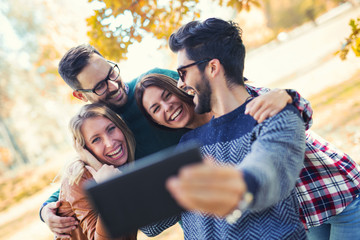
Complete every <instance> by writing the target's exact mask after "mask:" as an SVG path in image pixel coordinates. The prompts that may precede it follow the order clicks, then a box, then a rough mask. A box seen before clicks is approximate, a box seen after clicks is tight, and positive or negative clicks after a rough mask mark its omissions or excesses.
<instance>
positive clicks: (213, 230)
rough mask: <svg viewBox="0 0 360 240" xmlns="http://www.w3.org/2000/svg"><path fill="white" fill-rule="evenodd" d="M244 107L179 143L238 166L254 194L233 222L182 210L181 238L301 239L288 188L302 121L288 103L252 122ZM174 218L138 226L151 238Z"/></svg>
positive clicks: (300, 155)
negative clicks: (191, 143)
mask: <svg viewBox="0 0 360 240" xmlns="http://www.w3.org/2000/svg"><path fill="white" fill-rule="evenodd" d="M245 105H246V104H243V105H242V106H240V107H239V108H237V109H235V110H234V111H232V112H230V113H228V114H226V115H224V116H221V117H219V118H214V119H212V120H211V121H210V122H209V123H208V124H206V125H203V126H201V127H199V128H197V129H194V130H193V131H190V132H188V133H187V134H185V135H184V136H183V137H182V139H181V143H183V142H186V141H189V140H196V141H198V142H199V143H200V145H201V146H202V147H201V152H202V154H203V155H212V156H214V157H215V158H216V159H217V161H218V164H232V165H235V166H236V168H238V169H239V170H241V171H242V172H243V174H244V178H245V181H246V184H247V186H248V190H249V191H250V192H252V193H253V194H254V201H253V204H252V205H251V206H250V208H249V209H248V211H245V212H244V214H243V216H242V217H241V218H240V219H239V220H238V221H237V222H236V223H234V224H228V223H227V222H226V221H225V219H221V218H216V217H211V216H207V215H204V214H201V213H197V212H184V213H183V214H182V215H181V220H182V224H183V229H184V236H185V239H236V240H238V239H277V240H278V239H294V240H295V239H296V240H299V239H306V233H305V230H304V227H303V225H302V223H301V222H300V219H299V212H298V209H299V203H298V201H297V199H296V193H295V189H294V187H295V181H296V179H297V178H298V176H299V173H300V170H301V168H302V163H303V160H304V150H305V134H304V131H305V128H304V123H303V122H302V120H301V119H300V117H299V116H298V112H297V110H296V109H295V108H294V107H293V106H290V105H288V106H287V107H286V108H285V109H284V110H283V111H282V112H280V113H279V114H277V115H276V116H274V117H272V118H269V119H268V120H265V121H264V122H263V123H261V124H257V123H256V121H255V120H254V119H253V118H252V117H251V116H249V115H245V114H244V110H245ZM181 143H180V145H179V147H181ZM178 220H180V217H173V218H170V219H166V220H164V221H162V222H159V223H157V224H154V225H152V226H146V227H143V228H141V230H142V231H143V232H144V233H145V234H147V235H148V236H154V235H157V234H159V233H160V232H161V231H163V230H164V229H166V228H167V227H169V226H171V225H173V224H175V223H176V222H177V221H178Z"/></svg>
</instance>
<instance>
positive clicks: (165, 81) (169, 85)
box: [135, 73, 194, 130]
mask: <svg viewBox="0 0 360 240" xmlns="http://www.w3.org/2000/svg"><path fill="white" fill-rule="evenodd" d="M176 84H177V81H176V80H175V79H173V78H171V77H169V76H167V75H163V74H158V73H153V74H148V75H145V76H144V77H143V78H142V79H141V80H140V81H139V82H138V83H137V84H136V88H135V98H136V103H137V105H138V107H139V109H140V111H141V112H142V113H143V114H144V116H145V117H146V118H147V119H148V120H149V121H150V123H151V124H153V125H154V126H156V127H158V128H160V129H164V130H174V129H173V128H169V127H165V126H163V125H160V124H158V123H156V122H155V121H154V119H153V118H152V117H151V116H150V114H149V113H148V112H147V111H146V109H145V108H144V105H143V96H144V92H145V90H146V88H148V87H150V86H155V87H158V88H161V89H165V90H167V91H169V92H170V93H172V94H174V95H175V96H177V97H178V98H179V99H180V100H181V101H183V102H185V103H186V104H188V105H190V106H194V102H193V97H192V96H190V95H189V94H187V93H186V92H184V91H183V90H181V89H179V88H177V86H176Z"/></svg>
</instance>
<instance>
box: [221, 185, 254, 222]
mask: <svg viewBox="0 0 360 240" xmlns="http://www.w3.org/2000/svg"><path fill="white" fill-rule="evenodd" d="M253 199H254V196H253V194H252V193H250V192H246V193H245V194H244V195H243V198H242V199H241V200H240V201H239V203H238V204H237V207H236V208H235V209H234V210H233V211H232V212H231V213H229V214H228V215H227V216H226V217H225V219H226V221H227V222H228V223H229V224H234V223H235V222H237V221H238V220H239V219H240V218H241V216H242V215H243V213H244V211H246V210H247V209H248V207H249V206H250V204H251V203H252V201H253Z"/></svg>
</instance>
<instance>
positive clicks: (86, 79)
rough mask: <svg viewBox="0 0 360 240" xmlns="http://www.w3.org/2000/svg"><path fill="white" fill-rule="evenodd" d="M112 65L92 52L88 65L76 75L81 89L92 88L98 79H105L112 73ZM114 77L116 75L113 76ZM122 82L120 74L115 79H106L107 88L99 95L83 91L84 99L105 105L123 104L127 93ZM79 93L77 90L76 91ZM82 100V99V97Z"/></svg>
mask: <svg viewBox="0 0 360 240" xmlns="http://www.w3.org/2000/svg"><path fill="white" fill-rule="evenodd" d="M112 67H113V66H111V65H110V64H109V63H108V62H107V61H106V60H105V59H104V58H102V57H101V56H99V55H97V54H93V55H92V56H91V57H90V59H89V63H88V65H86V67H84V68H83V70H82V71H81V72H80V73H79V74H78V75H77V79H78V80H79V82H80V84H81V88H82V89H93V88H94V87H95V86H96V85H97V84H98V83H99V82H100V81H102V80H104V79H107V77H110V78H111V77H112V76H109V74H116V73H112ZM115 77H116V76H115ZM124 86H125V85H124V84H123V82H122V81H121V78H120V76H119V77H118V79H117V80H116V81H108V90H107V91H106V92H105V93H104V94H103V95H101V96H98V95H96V94H95V93H83V92H80V93H81V94H83V95H85V96H86V99H87V100H89V101H91V102H93V103H95V102H103V103H105V104H107V105H114V106H119V107H120V106H123V105H125V103H126V102H127V95H126V92H125V89H124ZM78 93H79V92H78ZM82 100H84V99H82Z"/></svg>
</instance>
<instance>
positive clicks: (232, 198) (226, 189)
mask: <svg viewBox="0 0 360 240" xmlns="http://www.w3.org/2000/svg"><path fill="white" fill-rule="evenodd" d="M166 187H167V188H168V190H169V191H170V193H171V194H172V196H173V197H174V198H175V199H176V201H177V202H178V203H179V205H181V206H182V207H183V208H185V209H187V210H198V211H202V212H207V213H211V214H215V215H218V216H225V215H226V214H227V213H229V212H230V211H231V210H232V209H233V208H234V207H235V206H236V204H237V203H238V202H239V200H240V199H241V196H242V194H243V193H244V192H245V191H246V186H245V183H244V181H243V180H242V176H241V173H240V172H239V171H238V170H236V169H235V168H233V167H225V166H215V165H209V164H197V165H192V166H189V167H185V168H183V169H181V170H180V172H179V174H178V176H177V177H172V178H170V179H168V181H167V183H166Z"/></svg>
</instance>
